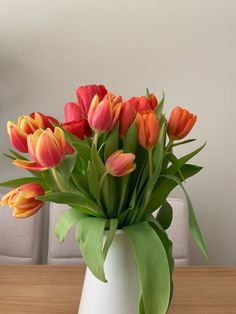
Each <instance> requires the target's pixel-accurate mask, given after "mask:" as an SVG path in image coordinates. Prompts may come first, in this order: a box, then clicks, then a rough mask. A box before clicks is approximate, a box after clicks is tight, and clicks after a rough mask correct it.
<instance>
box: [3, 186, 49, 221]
mask: <svg viewBox="0 0 236 314" xmlns="http://www.w3.org/2000/svg"><path fill="white" fill-rule="evenodd" d="M42 195H44V189H43V187H42V186H41V185H40V184H37V183H28V184H24V185H22V186H20V187H18V188H17V189H15V190H12V191H10V192H8V193H7V194H6V195H4V196H3V198H2V199H1V203H0V204H1V205H8V206H9V207H10V208H12V209H13V216H15V217H16V218H26V217H29V216H32V215H33V214H35V213H36V212H37V211H38V210H39V209H40V208H41V207H42V206H43V205H44V202H42V201H40V200H37V199H36V197H38V196H42Z"/></svg>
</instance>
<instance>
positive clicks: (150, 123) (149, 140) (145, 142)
mask: <svg viewBox="0 0 236 314" xmlns="http://www.w3.org/2000/svg"><path fill="white" fill-rule="evenodd" d="M136 124H137V129H138V139H139V144H140V145H141V146H142V147H144V148H145V149H148V150H149V149H152V148H153V147H154V146H155V145H156V143H157V141H158V138H159V133H160V125H159V120H158V118H157V116H156V114H155V112H154V111H151V110H148V111H143V112H141V113H139V112H138V113H137V115H136Z"/></svg>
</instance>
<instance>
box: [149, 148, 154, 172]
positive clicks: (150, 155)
mask: <svg viewBox="0 0 236 314" xmlns="http://www.w3.org/2000/svg"><path fill="white" fill-rule="evenodd" d="M148 169H149V178H151V176H152V172H153V162H152V149H149V150H148Z"/></svg>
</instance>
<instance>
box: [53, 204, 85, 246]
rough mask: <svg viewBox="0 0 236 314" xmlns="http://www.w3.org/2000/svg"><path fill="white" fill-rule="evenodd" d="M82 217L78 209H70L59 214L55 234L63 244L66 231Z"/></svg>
mask: <svg viewBox="0 0 236 314" xmlns="http://www.w3.org/2000/svg"><path fill="white" fill-rule="evenodd" d="M82 217H84V215H83V214H81V212H80V211H79V210H78V209H75V208H70V209H68V210H66V211H65V212H64V213H63V214H61V215H60V216H59V218H58V220H57V224H56V228H55V234H56V236H57V238H58V240H59V241H60V242H63V241H64V239H65V237H66V235H67V233H68V231H69V230H70V229H71V228H72V227H73V226H74V225H75V224H77V223H78V222H79V220H80V219H81V218H82Z"/></svg>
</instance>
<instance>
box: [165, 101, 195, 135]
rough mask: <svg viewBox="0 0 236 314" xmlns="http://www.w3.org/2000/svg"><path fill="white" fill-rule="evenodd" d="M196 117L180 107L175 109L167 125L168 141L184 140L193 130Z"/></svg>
mask: <svg viewBox="0 0 236 314" xmlns="http://www.w3.org/2000/svg"><path fill="white" fill-rule="evenodd" d="M196 120H197V116H196V115H193V114H192V113H190V112H189V111H188V110H185V109H182V108H181V107H175V108H174V109H173V110H172V112H171V115H170V119H169V121H168V125H167V133H168V135H169V138H170V140H172V141H175V140H180V139H182V138H184V137H185V136H186V135H187V134H188V133H189V132H190V131H191V129H192V128H193V126H194V124H195V122H196Z"/></svg>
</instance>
